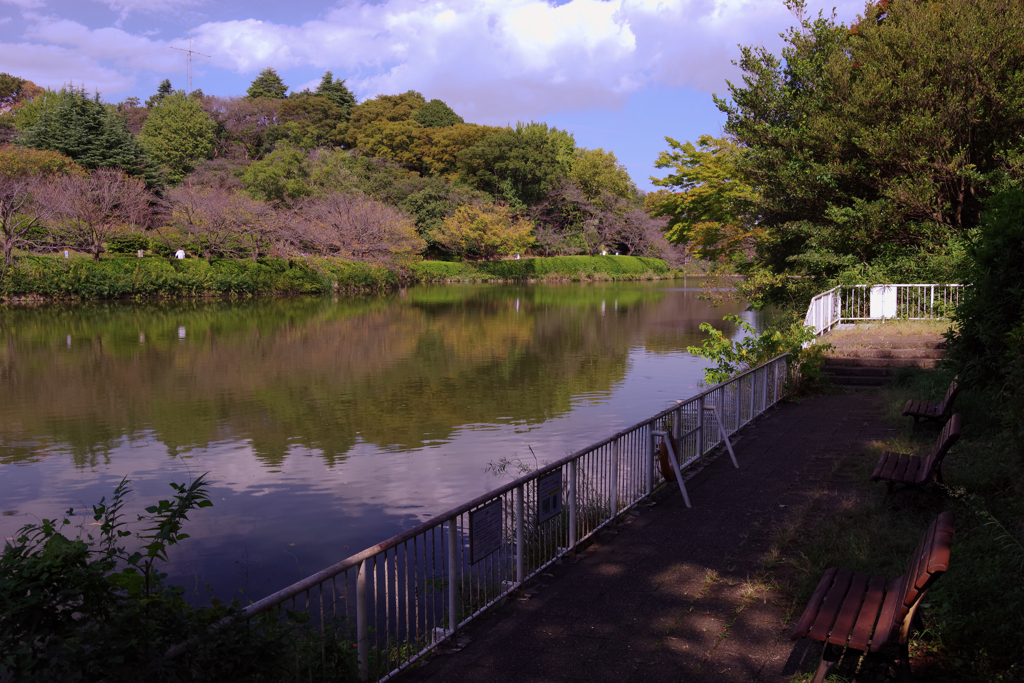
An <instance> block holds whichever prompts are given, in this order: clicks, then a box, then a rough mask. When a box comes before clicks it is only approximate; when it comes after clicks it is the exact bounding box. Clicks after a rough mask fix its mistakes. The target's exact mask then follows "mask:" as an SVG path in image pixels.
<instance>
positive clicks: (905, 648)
mask: <svg viewBox="0 0 1024 683" xmlns="http://www.w3.org/2000/svg"><path fill="white" fill-rule="evenodd" d="M896 680H898V681H902V683H910V681H911V680H913V679H912V678H911V676H910V646H909V645H908V644H907V643H901V644H900V662H899V665H898V667H897V668H896Z"/></svg>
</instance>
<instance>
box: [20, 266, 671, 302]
mask: <svg viewBox="0 0 1024 683" xmlns="http://www.w3.org/2000/svg"><path fill="white" fill-rule="evenodd" d="M671 276H672V271H670V270H669V268H668V267H667V266H666V265H665V262H664V261H662V260H659V259H651V258H637V257H631V256H558V257H551V258H524V259H518V260H510V261H489V262H478V263H451V262H444V261H422V262H420V263H417V264H416V265H414V266H412V267H410V268H402V269H398V268H386V267H382V266H372V265H368V264H366V263H359V262H351V261H342V260H340V259H329V258H301V259H274V258H264V259H260V260H259V261H258V262H253V261H249V260H239V259H214V260H213V261H212V262H209V263H208V262H207V261H205V260H202V259H184V260H176V259H171V260H168V259H165V258H159V257H145V258H135V257H111V258H103V259H100V260H99V261H93V260H92V259H90V258H70V259H65V258H59V257H53V256H30V257H25V258H22V259H19V260H18V261H17V262H16V263H15V265H14V266H13V267H12V268H10V269H9V270H8V272H7V275H6V278H5V279H4V280H3V282H2V283H0V298H2V299H5V300H17V299H39V300H54V299H56V300H60V299H122V298H151V297H153V298H177V297H200V296H257V295H273V294H327V293H331V292H353V293H354V292H374V291H387V290H390V289H394V288H396V287H400V286H404V285H416V284H420V283H447V282H459V283H466V282H507V281H590V280H593V281H609V280H655V279H662V278H671Z"/></svg>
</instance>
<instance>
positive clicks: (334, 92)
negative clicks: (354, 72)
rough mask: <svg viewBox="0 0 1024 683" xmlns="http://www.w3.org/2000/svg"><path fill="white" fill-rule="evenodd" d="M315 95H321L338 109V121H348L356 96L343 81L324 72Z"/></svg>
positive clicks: (328, 72)
mask: <svg viewBox="0 0 1024 683" xmlns="http://www.w3.org/2000/svg"><path fill="white" fill-rule="evenodd" d="M316 94H317V95H323V96H324V97H326V98H327V100H328V101H329V102H330V103H331V104H333V105H334V106H335V107H337V108H338V118H339V120H341V121H348V119H349V117H350V116H352V107H354V106H356V96H355V95H354V94H352V91H351V90H349V89H348V88H347V87H346V86H345V80H344V79H336V78H334V74H332V73H331V72H330V71H327V72H325V73H324V76H323V78H321V79H320V85H318V86H317V88H316Z"/></svg>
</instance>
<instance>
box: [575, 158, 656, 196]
mask: <svg viewBox="0 0 1024 683" xmlns="http://www.w3.org/2000/svg"><path fill="white" fill-rule="evenodd" d="M568 177H569V179H570V180H572V181H573V182H575V183H576V186H577V187H579V188H580V189H581V190H582V191H583V194H584V195H585V196H586V197H587V199H590V200H598V199H600V197H601V195H602V193H605V192H607V193H608V194H611V195H614V196H616V197H618V198H620V199H625V200H627V201H635V200H636V199H637V197H638V196H639V194H640V193H639V192H638V191H637V189H636V185H635V184H634V183H633V179H632V178H630V177H629V172H628V171H626V167H625V166H622V165H621V164H619V160H618V159H616V158H615V154H614V152H606V151H604V150H603V149H600V148H598V149H578V150H576V158H575V159H574V160H573V162H572V168H571V169H570V170H569V173H568Z"/></svg>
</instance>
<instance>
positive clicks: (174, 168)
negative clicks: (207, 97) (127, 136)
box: [140, 93, 216, 183]
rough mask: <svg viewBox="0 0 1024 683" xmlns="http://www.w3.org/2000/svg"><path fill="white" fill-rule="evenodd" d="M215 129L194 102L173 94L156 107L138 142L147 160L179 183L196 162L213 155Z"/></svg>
mask: <svg viewBox="0 0 1024 683" xmlns="http://www.w3.org/2000/svg"><path fill="white" fill-rule="evenodd" d="M215 129H216V125H215V124H214V123H213V120H212V119H211V118H210V116H209V115H208V114H207V113H206V112H205V111H204V110H203V105H202V103H201V102H199V101H198V100H194V99H191V98H189V97H186V96H185V95H184V94H183V93H174V94H172V95H168V96H167V97H165V98H163V99H162V100H161V101H160V102H159V103H158V104H156V105H155V106H154V107H153V108H152V111H151V113H150V115H149V117H148V118H147V119H146V123H145V124H144V125H143V126H142V135H141V136H140V139H141V141H142V144H143V145H144V146H145V147H146V151H147V152H149V156H150V157H151V158H152V159H154V160H155V161H157V162H159V163H161V164H163V165H164V168H166V169H167V180H168V181H169V182H171V183H179V182H181V180H182V179H183V178H184V177H185V174H187V173H189V172H190V171H191V170H192V168H193V163H194V162H195V161H196V160H199V159H208V158H210V157H211V156H212V155H213V149H214V143H215V142H216V140H215V138H214V131H215Z"/></svg>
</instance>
